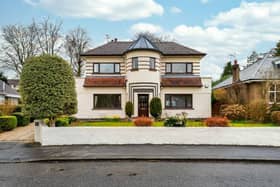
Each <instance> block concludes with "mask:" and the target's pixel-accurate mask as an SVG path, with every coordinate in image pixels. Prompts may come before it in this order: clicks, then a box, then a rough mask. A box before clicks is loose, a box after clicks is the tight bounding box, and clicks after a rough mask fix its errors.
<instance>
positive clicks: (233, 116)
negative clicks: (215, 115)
mask: <svg viewBox="0 0 280 187" xmlns="http://www.w3.org/2000/svg"><path fill="white" fill-rule="evenodd" d="M221 115H223V116H224V117H227V118H228V119H230V120H244V119H245V118H246V107H245V106H243V105H238V104H234V105H228V106H226V107H225V108H223V109H222V110H221Z"/></svg>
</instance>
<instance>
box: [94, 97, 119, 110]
mask: <svg viewBox="0 0 280 187" xmlns="http://www.w3.org/2000/svg"><path fill="white" fill-rule="evenodd" d="M102 95H110V96H113V95H116V96H119V97H120V103H119V104H120V106H119V107H112V108H107V107H95V96H102ZM92 104H93V107H92V109H93V110H121V109H122V94H115V93H114V94H103V93H97V94H93V103H92Z"/></svg>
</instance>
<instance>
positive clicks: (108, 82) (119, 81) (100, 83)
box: [84, 76, 125, 87]
mask: <svg viewBox="0 0 280 187" xmlns="http://www.w3.org/2000/svg"><path fill="white" fill-rule="evenodd" d="M124 86H125V77H122V76H118V77H113V76H112V77H86V78H85V82H84V87H124Z"/></svg>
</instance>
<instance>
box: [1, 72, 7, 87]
mask: <svg viewBox="0 0 280 187" xmlns="http://www.w3.org/2000/svg"><path fill="white" fill-rule="evenodd" d="M0 80H1V81H3V82H5V83H6V84H8V79H7V77H6V76H5V75H4V74H3V72H0Z"/></svg>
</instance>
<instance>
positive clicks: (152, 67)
mask: <svg viewBox="0 0 280 187" xmlns="http://www.w3.org/2000/svg"><path fill="white" fill-rule="evenodd" d="M82 56H83V58H84V60H85V62H86V64H85V74H86V76H85V78H78V79H77V80H76V89H77V94H78V113H77V114H76V117H77V118H80V119H94V118H104V117H109V116H116V115H117V116H120V117H121V118H124V117H125V104H126V102H127V101H131V102H133V104H134V115H133V116H134V117H137V116H149V115H150V114H149V103H150V100H151V99H152V98H153V97H159V98H161V101H162V106H163V112H162V114H163V117H165V116H166V115H167V116H174V115H176V114H178V113H182V112H186V113H188V117H189V118H207V117H209V116H210V115H211V78H209V77H201V76H200V60H201V59H202V58H203V57H204V56H205V54H204V53H201V52H199V51H196V50H194V49H191V48H188V47H186V46H183V45H180V44H178V43H175V42H152V41H150V40H148V39H147V38H146V37H144V36H140V37H139V38H138V39H137V40H136V41H117V40H113V41H111V42H109V43H106V44H105V45H102V46H100V47H97V48H94V49H92V50H89V51H87V52H86V53H84V54H82Z"/></svg>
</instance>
